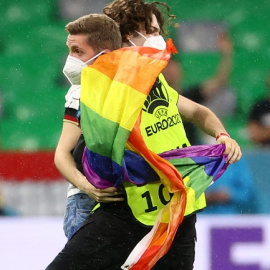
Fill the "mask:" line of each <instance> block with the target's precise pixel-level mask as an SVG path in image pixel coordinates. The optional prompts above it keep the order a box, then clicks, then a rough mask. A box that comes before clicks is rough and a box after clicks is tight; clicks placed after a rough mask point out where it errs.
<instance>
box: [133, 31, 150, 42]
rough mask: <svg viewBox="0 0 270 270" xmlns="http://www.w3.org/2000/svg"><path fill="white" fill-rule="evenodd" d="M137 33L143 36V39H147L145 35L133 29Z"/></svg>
mask: <svg viewBox="0 0 270 270" xmlns="http://www.w3.org/2000/svg"><path fill="white" fill-rule="evenodd" d="M135 32H136V33H137V34H138V35H140V36H141V37H143V38H144V39H145V40H147V37H145V36H144V35H143V34H142V33H140V32H138V31H135Z"/></svg>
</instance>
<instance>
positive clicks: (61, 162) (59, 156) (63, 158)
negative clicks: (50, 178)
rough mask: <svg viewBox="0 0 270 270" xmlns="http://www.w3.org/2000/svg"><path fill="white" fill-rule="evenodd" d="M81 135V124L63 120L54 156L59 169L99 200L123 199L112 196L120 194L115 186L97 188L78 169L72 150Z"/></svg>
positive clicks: (75, 184) (94, 198)
mask: <svg viewBox="0 0 270 270" xmlns="http://www.w3.org/2000/svg"><path fill="white" fill-rule="evenodd" d="M80 135H81V129H80V127H79V126H77V125H75V124H73V123H69V122H63V128H62V133H61V136H60V139H59V142H58V145H57V147H56V151H55V156H54V162H55V165H56V167H57V169H58V170H59V172H60V173H61V174H62V175H63V177H64V178H65V179H66V180H67V181H68V182H70V183H71V184H73V185H74V186H76V187H77V188H78V189H80V190H82V191H84V192H85V193H86V194H87V195H88V196H89V197H91V198H92V199H93V200H95V201H97V202H114V201H122V200H123V198H117V197H112V196H115V195H118V194H119V192H117V189H116V188H115V187H110V188H107V189H97V188H95V187H94V186H93V185H92V184H91V183H89V181H88V180H87V179H86V177H85V176H84V175H83V174H82V173H81V172H80V171H79V170H78V169H77V167H76V164H75V161H74V159H73V156H72V154H71V152H72V150H73V149H74V148H75V146H76V143H77V141H78V139H79V137H80Z"/></svg>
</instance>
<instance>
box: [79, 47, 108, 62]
mask: <svg viewBox="0 0 270 270" xmlns="http://www.w3.org/2000/svg"><path fill="white" fill-rule="evenodd" d="M105 52H108V50H103V51H101V52H100V53H98V54H97V55H95V56H94V57H92V58H91V59H89V60H87V61H86V62H84V63H85V64H86V65H88V63H89V62H91V61H93V60H94V59H96V58H98V57H99V56H100V55H101V54H103V53H105Z"/></svg>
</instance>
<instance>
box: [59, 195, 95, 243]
mask: <svg viewBox="0 0 270 270" xmlns="http://www.w3.org/2000/svg"><path fill="white" fill-rule="evenodd" d="M95 205H96V202H95V201H94V200H92V199H91V198H90V197H89V196H88V195H86V194H84V193H78V194H75V195H72V196H69V197H68V198H67V207H66V213H65V217H64V224H63V229H64V232H65V235H66V237H67V238H68V240H70V239H71V237H72V236H73V234H74V233H75V232H76V231H77V230H78V229H79V228H80V227H81V225H82V224H83V222H84V221H85V220H86V219H87V217H88V216H89V214H90V212H91V211H92V209H93V208H94V207H95Z"/></svg>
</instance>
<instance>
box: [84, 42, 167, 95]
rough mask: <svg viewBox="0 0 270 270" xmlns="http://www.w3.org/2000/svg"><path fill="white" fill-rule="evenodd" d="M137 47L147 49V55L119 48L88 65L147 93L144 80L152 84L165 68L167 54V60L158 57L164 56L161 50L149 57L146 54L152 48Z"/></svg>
mask: <svg viewBox="0 0 270 270" xmlns="http://www.w3.org/2000/svg"><path fill="white" fill-rule="evenodd" d="M136 48H137V47H136ZM138 48H141V51H143V52H144V53H146V52H145V51H146V50H148V51H147V52H148V53H147V56H145V57H142V56H141V54H140V53H139V52H138V51H134V50H131V49H128V50H127V49H126V50H122V49H119V50H116V51H113V52H111V53H108V54H105V55H102V56H100V57H99V58H98V59H97V60H96V61H95V63H94V64H93V65H91V66H89V67H91V68H94V69H96V70H98V71H100V72H102V73H103V74H104V75H106V76H108V77H109V78H110V79H111V80H115V81H118V82H120V83H123V84H127V85H129V86H130V87H132V88H133V89H135V90H137V91H139V92H141V93H144V94H148V92H149V89H147V88H146V87H145V82H146V81H148V82H151V83H150V85H151V86H152V84H153V83H154V82H155V80H156V78H157V77H158V75H159V74H160V73H161V71H162V70H163V69H164V68H165V66H166V64H167V62H168V60H169V54H166V55H167V60H161V59H158V58H162V57H163V58H164V55H163V53H162V52H160V51H159V53H157V54H156V55H157V56H154V57H149V56H148V55H149V53H150V52H151V50H152V49H149V48H143V47H138ZM108 63H110V68H108ZM119 67H122V68H121V72H117V70H119ZM135 71H136V72H135ZM134 76H136V79H134Z"/></svg>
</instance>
